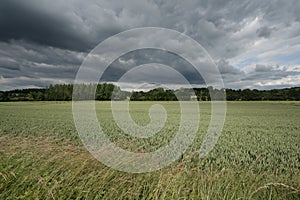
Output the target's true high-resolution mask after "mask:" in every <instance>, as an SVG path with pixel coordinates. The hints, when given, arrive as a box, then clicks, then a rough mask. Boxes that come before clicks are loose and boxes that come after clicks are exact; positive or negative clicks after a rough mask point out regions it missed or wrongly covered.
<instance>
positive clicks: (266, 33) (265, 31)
mask: <svg viewBox="0 0 300 200" xmlns="http://www.w3.org/2000/svg"><path fill="white" fill-rule="evenodd" d="M271 32H272V30H271V29H270V28H268V27H266V26H263V27H261V28H259V29H257V30H256V33H257V36H258V37H264V38H268V37H270V35H271Z"/></svg>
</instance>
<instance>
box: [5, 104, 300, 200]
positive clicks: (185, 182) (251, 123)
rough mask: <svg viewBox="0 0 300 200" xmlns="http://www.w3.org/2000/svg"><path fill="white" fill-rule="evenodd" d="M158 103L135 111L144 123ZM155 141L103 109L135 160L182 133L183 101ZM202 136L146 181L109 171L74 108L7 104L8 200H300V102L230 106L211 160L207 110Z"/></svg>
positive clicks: (113, 135) (106, 122) (110, 129)
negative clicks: (79, 126)
mask: <svg viewBox="0 0 300 200" xmlns="http://www.w3.org/2000/svg"><path fill="white" fill-rule="evenodd" d="M153 103H158V102H131V103H130V109H131V110H130V112H131V114H132V118H133V119H135V120H136V121H137V123H138V124H141V125H145V124H147V123H148V122H149V116H148V108H149V107H150V106H151V105H152V104H153ZM159 103H160V104H161V105H163V106H164V107H165V108H166V110H167V111H168V119H167V122H166V125H165V127H164V128H163V129H162V131H161V132H160V133H158V134H157V135H156V136H153V137H152V138H150V139H147V140H145V139H137V138H131V137H130V136H128V135H125V134H123V133H122V131H121V130H120V129H119V128H118V127H117V126H116V124H115V123H114V122H113V118H112V114H111V110H110V102H97V105H96V108H97V114H98V118H99V121H100V122H101V125H103V126H104V130H105V131H106V132H107V133H109V138H110V139H111V140H112V141H114V142H115V143H116V144H118V146H120V147H122V148H124V149H127V150H130V151H135V152H147V151H153V150H155V149H157V148H159V147H160V146H162V145H164V144H166V143H167V142H168V141H169V140H170V139H171V138H172V136H173V133H174V132H175V131H176V130H177V129H178V122H179V119H180V110H179V109H178V103H177V102H159ZM199 105H200V109H201V113H200V116H201V120H200V129H199V132H198V136H197V138H196V139H195V141H194V143H193V144H192V145H191V147H190V148H189V149H188V150H187V152H186V153H185V154H184V156H183V157H182V158H181V159H180V160H178V161H177V162H175V163H173V164H172V165H171V166H169V167H167V168H163V169H161V170H159V171H155V172H152V173H143V174H129V173H125V172H118V171H115V170H113V169H111V168H108V167H106V166H105V165H103V164H101V163H100V162H98V161H97V160H95V159H94V158H93V157H92V155H91V154H89V152H88V151H87V150H86V149H85V148H84V146H83V145H82V143H81V141H80V138H79V136H78V134H77V132H76V129H75V126H74V121H73V117H72V106H71V102H9V103H0V111H1V114H0V199H101V198H103V199H117V198H120V199H300V178H299V177H300V123H299V119H300V102H228V108H227V118H226V122H225V125H224V129H223V132H222V135H221V137H220V139H219V141H218V143H217V145H216V146H215V148H214V149H213V150H212V151H211V152H210V154H209V155H208V156H207V157H205V158H203V159H199V158H198V154H197V153H198V150H199V148H200V146H201V142H202V139H203V136H204V135H205V134H206V131H207V127H208V123H209V119H210V103H209V102H200V103H199Z"/></svg>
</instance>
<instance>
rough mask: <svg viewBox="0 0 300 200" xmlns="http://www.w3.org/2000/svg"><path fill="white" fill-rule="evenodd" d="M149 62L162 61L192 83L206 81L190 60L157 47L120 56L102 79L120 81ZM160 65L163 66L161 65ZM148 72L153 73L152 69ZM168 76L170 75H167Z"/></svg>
mask: <svg viewBox="0 0 300 200" xmlns="http://www.w3.org/2000/svg"><path fill="white" fill-rule="evenodd" d="M148 63H160V64H163V65H166V66H169V67H171V68H173V69H174V70H176V71H178V72H179V73H180V74H182V75H183V76H184V77H185V78H186V79H187V80H189V81H190V83H191V84H204V83H205V82H204V80H203V78H202V77H201V75H200V74H199V73H198V72H197V70H196V69H195V68H194V67H193V66H192V65H191V64H190V63H189V62H188V61H186V60H185V59H183V58H181V57H180V56H178V55H176V54H174V53H171V52H168V51H164V50H157V49H141V50H137V51H133V52H129V53H127V54H125V55H123V56H121V57H119V59H117V60H115V61H114V62H113V63H112V64H111V65H110V66H109V67H108V68H107V70H106V71H105V72H104V74H103V76H102V81H118V80H119V78H121V76H122V75H123V74H125V73H126V72H128V71H130V70H132V69H133V68H134V67H136V66H140V65H144V64H148ZM158 67H160V68H162V67H161V66H158ZM148 73H151V71H149V72H148ZM166 77H168V76H167V75H166ZM169 78H172V77H169ZM160 82H161V83H171V82H173V83H176V80H173V79H166V78H165V79H161V80H160ZM177 84H178V83H177Z"/></svg>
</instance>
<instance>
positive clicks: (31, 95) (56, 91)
mask: <svg viewBox="0 0 300 200" xmlns="http://www.w3.org/2000/svg"><path fill="white" fill-rule="evenodd" d="M91 86H93V87H94V86H95V85H91V84H81V85H78V87H77V88H79V89H78V91H79V92H82V93H85V92H86V91H89V90H90V88H91ZM73 87H74V86H73V85H72V84H60V85H50V86H49V87H47V88H41V89H30V88H29V89H17V90H11V91H0V101H71V100H72V94H73ZM209 91H214V94H218V92H219V93H224V92H226V100H229V101H272V100H276V101H282V100H292V101H293V100H296V101H299V100H300V87H293V88H284V89H272V90H257V89H238V90H235V89H220V90H218V89H215V88H212V87H211V86H209V87H207V88H193V90H192V89H186V88H180V89H177V90H165V89H164V88H155V89H152V90H149V91H132V92H128V91H123V90H121V89H120V88H119V87H118V86H115V85H113V84H111V83H102V84H97V85H96V93H95V96H94V98H91V97H90V95H88V96H87V97H83V100H90V99H96V100H102V101H106V100H111V99H113V100H125V99H127V100H131V101H177V100H178V98H177V97H178V96H180V100H198V101H210V100H211V97H210V93H209ZM81 96H82V95H81ZM214 99H216V98H214ZM220 100H222V99H220Z"/></svg>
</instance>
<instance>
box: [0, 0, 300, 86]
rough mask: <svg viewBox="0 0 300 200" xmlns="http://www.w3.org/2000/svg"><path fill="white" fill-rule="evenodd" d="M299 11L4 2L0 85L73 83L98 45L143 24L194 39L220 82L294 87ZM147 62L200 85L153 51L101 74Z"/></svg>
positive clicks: (212, 3) (290, 3)
mask: <svg viewBox="0 0 300 200" xmlns="http://www.w3.org/2000/svg"><path fill="white" fill-rule="evenodd" d="M299 9H300V1H297V0H287V1H263V2H262V1H258V0H252V1H250V0H244V1H238V0H231V1H218V0H201V1H199V0H188V1H173V0H164V1H161V0H149V1H141V0H133V1H132V0H131V1H104V0H103V1H101V0H100V1H98V0H97V1H93V0H88V1H79V0H66V1H63V0H57V1H50V0H39V1H38V0H28V1H17V0H3V1H1V2H0V30H1V31H0V90H10V89H15V88H27V87H45V86H48V85H49V84H56V83H72V82H73V80H74V78H75V76H76V72H77V70H78V68H79V66H80V64H81V63H82V61H83V60H84V58H85V56H86V55H87V54H88V53H89V51H90V50H92V49H93V48H94V47H95V46H96V45H97V44H98V43H99V42H101V41H103V40H105V39H106V38H108V37H110V36H112V35H114V34H117V33H119V32H121V31H125V30H128V29H130V28H137V27H145V26H156V27H164V28H170V29H174V30H177V31H179V32H182V33H185V34H186V35H188V36H190V37H191V38H193V39H195V40H196V41H197V42H199V43H200V44H201V45H202V46H203V47H204V48H205V49H206V50H207V51H208V53H209V54H210V55H211V57H212V59H213V60H214V61H215V63H216V64H217V65H218V67H219V70H220V72H221V74H222V77H223V79H224V83H225V86H226V87H230V88H258V89H269V88H282V87H293V86H300V69H299V68H300V56H299V55H300V14H299ZM163 57H164V59H162V58H163ZM153 60H156V61H162V62H163V63H162V64H166V63H168V64H169V65H173V66H174V68H176V69H180V72H182V73H185V74H186V75H187V76H188V77H189V79H190V80H191V81H194V83H196V80H198V82H199V83H200V82H201V80H200V79H201V77H199V76H197V75H195V74H194V73H193V71H191V70H190V68H189V67H188V64H184V63H181V61H180V59H174V58H173V57H172V56H170V55H168V54H163V55H162V54H159V55H158V54H157V53H155V52H154V51H153V53H149V52H146V51H145V52H141V51H140V52H136V53H132V55H130V56H127V57H126V56H125V57H123V58H120V59H119V60H118V61H116V62H115V63H114V64H113V65H112V69H111V71H110V72H109V73H108V74H107V75H108V76H107V77H110V74H111V75H112V76H111V79H112V80H111V81H113V74H118V71H117V70H121V71H122V69H123V70H124V67H126V65H127V64H128V62H129V63H130V62H131V65H134V64H136V65H139V64H141V63H146V61H147V62H148V61H149V62H150V61H153ZM146 71H147V70H146ZM150 72H151V70H150ZM150 72H149V73H150ZM156 73H157V72H156ZM159 75H161V74H159ZM162 81H163V78H162Z"/></svg>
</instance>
